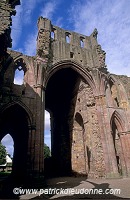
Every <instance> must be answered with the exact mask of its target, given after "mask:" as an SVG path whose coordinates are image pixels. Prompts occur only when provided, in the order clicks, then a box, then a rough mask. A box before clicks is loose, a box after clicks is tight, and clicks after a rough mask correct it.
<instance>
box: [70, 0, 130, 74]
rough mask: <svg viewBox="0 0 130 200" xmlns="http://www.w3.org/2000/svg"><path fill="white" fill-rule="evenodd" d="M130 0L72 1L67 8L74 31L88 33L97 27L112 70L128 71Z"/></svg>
mask: <svg viewBox="0 0 130 200" xmlns="http://www.w3.org/2000/svg"><path fill="white" fill-rule="evenodd" d="M129 10H130V1H129V0H125V1H124V0H120V1H118V0H98V1H97V0H96V1H95V0H91V1H87V0H84V1H82V2H78V1H74V3H73V6H72V8H71V10H70V15H71V23H73V24H74V27H75V31H77V32H79V33H83V34H85V35H90V34H91V33H92V32H93V30H94V28H97V29H98V32H99V34H98V41H99V43H100V44H101V45H102V48H103V49H104V50H105V51H106V64H107V65H108V69H109V71H110V72H111V73H116V74H127V75H130V37H129V34H130V12H129Z"/></svg>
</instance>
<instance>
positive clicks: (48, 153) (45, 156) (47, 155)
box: [44, 144, 51, 159]
mask: <svg viewBox="0 0 130 200" xmlns="http://www.w3.org/2000/svg"><path fill="white" fill-rule="evenodd" d="M50 156H51V151H50V148H49V147H48V146H47V145H46V144H44V159H45V158H49V157H50Z"/></svg>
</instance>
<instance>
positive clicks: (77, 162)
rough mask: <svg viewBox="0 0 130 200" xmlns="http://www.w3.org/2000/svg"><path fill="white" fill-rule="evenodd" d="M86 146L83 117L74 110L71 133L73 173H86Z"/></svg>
mask: <svg viewBox="0 0 130 200" xmlns="http://www.w3.org/2000/svg"><path fill="white" fill-rule="evenodd" d="M86 147H87V146H86V142H85V128H84V121H83V117H82V115H81V114H80V113H79V112H76V114H75V117H74V124H73V134H72V171H73V173H74V174H86V173H88V166H87V163H88V156H87V153H88V152H87V151H88V149H87V148H86ZM79 169H80V170H79ZM77 172H78V173H77Z"/></svg>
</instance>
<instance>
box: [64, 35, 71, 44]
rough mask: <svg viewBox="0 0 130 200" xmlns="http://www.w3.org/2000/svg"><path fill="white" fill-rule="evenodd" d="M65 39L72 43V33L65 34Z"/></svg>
mask: <svg viewBox="0 0 130 200" xmlns="http://www.w3.org/2000/svg"><path fill="white" fill-rule="evenodd" d="M65 39H66V42H67V43H70V33H66V34H65Z"/></svg>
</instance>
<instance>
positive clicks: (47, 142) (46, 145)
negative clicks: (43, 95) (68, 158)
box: [44, 110, 51, 158]
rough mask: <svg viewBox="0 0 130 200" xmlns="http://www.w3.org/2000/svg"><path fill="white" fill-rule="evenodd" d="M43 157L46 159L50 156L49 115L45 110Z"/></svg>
mask: <svg viewBox="0 0 130 200" xmlns="http://www.w3.org/2000/svg"><path fill="white" fill-rule="evenodd" d="M45 148H46V149H45ZM45 151H46V152H45ZM45 154H46V155H45ZM44 156H45V157H46V158H47V157H50V156H51V126H50V113H49V112H48V111H46V110H45V128H44Z"/></svg>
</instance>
